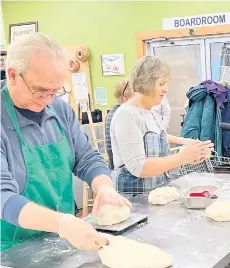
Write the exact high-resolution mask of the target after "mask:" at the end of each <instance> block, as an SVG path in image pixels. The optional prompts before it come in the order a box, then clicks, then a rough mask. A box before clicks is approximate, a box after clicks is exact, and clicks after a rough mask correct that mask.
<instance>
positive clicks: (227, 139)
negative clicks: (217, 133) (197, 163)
mask: <svg viewBox="0 0 230 268" xmlns="http://www.w3.org/2000/svg"><path fill="white" fill-rule="evenodd" d="M222 121H223V122H225V123H228V124H230V88H229V89H228V99H227V101H226V102H225V103H224V109H223V112H222ZM223 156H225V157H230V131H228V130H223Z"/></svg>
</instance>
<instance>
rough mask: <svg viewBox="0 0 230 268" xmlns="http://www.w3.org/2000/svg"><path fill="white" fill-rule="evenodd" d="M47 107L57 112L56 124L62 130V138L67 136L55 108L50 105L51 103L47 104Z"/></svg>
mask: <svg viewBox="0 0 230 268" xmlns="http://www.w3.org/2000/svg"><path fill="white" fill-rule="evenodd" d="M47 107H48V109H50V110H51V111H52V112H53V113H54V114H55V116H56V118H55V122H56V125H57V127H58V130H59V131H60V134H61V136H62V138H64V137H65V131H64V129H63V127H62V126H61V124H60V122H59V119H58V116H57V114H56V112H55V110H54V108H53V107H51V106H49V105H47Z"/></svg>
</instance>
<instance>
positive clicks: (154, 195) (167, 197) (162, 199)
mask: <svg viewBox="0 0 230 268" xmlns="http://www.w3.org/2000/svg"><path fill="white" fill-rule="evenodd" d="M179 197H180V194H179V192H178V191H177V189H176V188H175V187H169V186H166V187H159V188H156V189H154V190H153V191H151V192H150V193H149V196H148V200H149V203H151V204H152V205H165V204H167V203H169V202H172V201H174V200H177V199H179Z"/></svg>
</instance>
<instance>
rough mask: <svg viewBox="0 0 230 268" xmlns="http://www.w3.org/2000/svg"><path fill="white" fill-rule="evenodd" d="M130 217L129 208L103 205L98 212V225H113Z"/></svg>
mask: <svg viewBox="0 0 230 268" xmlns="http://www.w3.org/2000/svg"><path fill="white" fill-rule="evenodd" d="M129 216H130V208H129V207H128V206H114V205H103V206H101V207H100V208H99V211H98V222H97V223H98V225H104V226H106V225H113V224H118V223H120V222H123V221H125V220H127V219H128V218H129Z"/></svg>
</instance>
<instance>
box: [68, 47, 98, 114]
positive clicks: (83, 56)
mask: <svg viewBox="0 0 230 268" xmlns="http://www.w3.org/2000/svg"><path fill="white" fill-rule="evenodd" d="M64 49H65V50H66V51H67V53H68V54H69V56H70V62H69V71H68V77H67V82H68V83H69V86H70V88H71V92H70V93H69V104H70V106H71V107H72V108H73V109H74V111H75V114H76V116H78V117H79V106H78V104H77V103H76V100H75V98H74V90H73V86H72V74H73V73H85V76H86V83H87V88H88V100H85V101H89V108H90V110H91V111H92V110H94V103H93V94H92V87H91V81H90V68H89V62H88V57H89V51H88V49H87V48H86V47H85V46H80V45H78V46H64Z"/></svg>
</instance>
